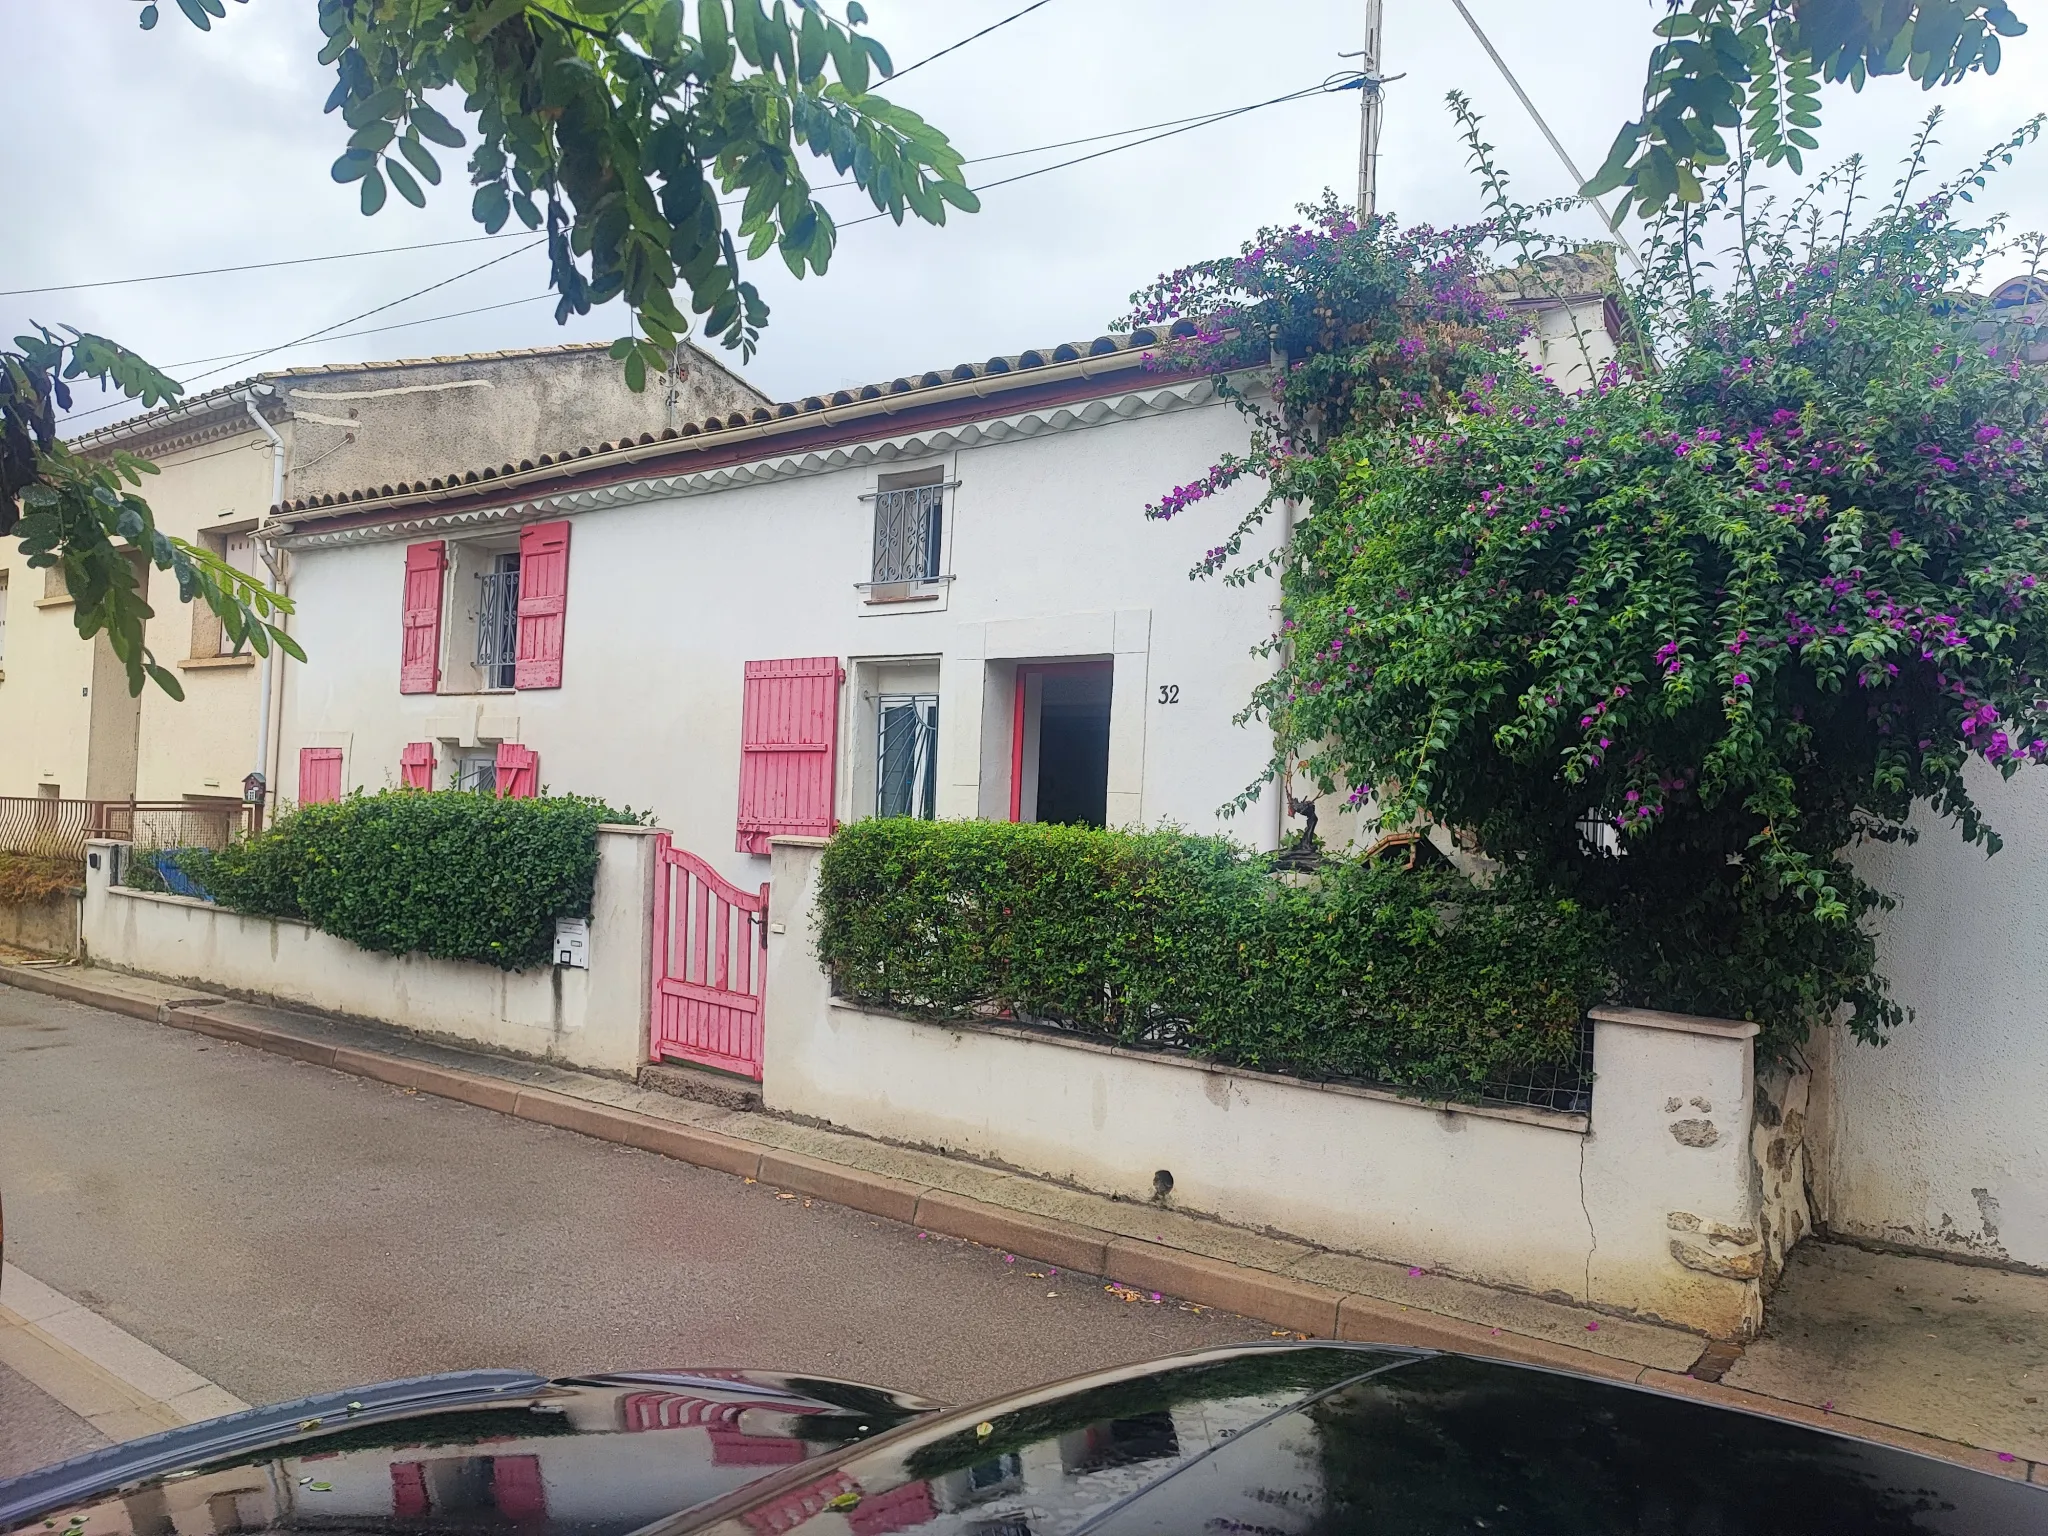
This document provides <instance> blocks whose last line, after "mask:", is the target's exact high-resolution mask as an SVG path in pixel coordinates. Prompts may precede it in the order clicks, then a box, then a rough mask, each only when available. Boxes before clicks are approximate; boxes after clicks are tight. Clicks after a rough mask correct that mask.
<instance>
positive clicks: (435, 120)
mask: <svg viewBox="0 0 2048 1536" xmlns="http://www.w3.org/2000/svg"><path fill="white" fill-rule="evenodd" d="M407 118H408V120H409V121H410V122H411V123H412V125H413V127H415V128H417V129H419V131H420V137H421V138H423V139H431V140H432V141H433V142H434V143H436V144H439V145H440V146H442V148H444V149H460V148H462V146H463V145H464V144H465V143H467V142H468V141H467V140H466V139H464V138H463V136H462V130H461V129H460V128H457V127H456V126H455V125H454V124H453V123H451V122H449V121H448V119H447V118H445V117H443V116H442V115H441V114H440V113H439V112H437V111H435V110H434V108H433V107H431V106H429V105H428V104H427V103H426V102H424V101H418V102H414V103H413V105H412V110H411V111H410V112H409V113H408V114H407Z"/></svg>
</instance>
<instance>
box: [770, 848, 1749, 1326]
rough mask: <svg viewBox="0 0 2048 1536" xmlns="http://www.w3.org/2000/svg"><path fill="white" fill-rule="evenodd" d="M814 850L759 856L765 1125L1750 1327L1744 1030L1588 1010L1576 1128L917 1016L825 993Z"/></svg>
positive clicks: (1634, 1308) (1553, 1118) (1541, 1288)
mask: <svg viewBox="0 0 2048 1536" xmlns="http://www.w3.org/2000/svg"><path fill="white" fill-rule="evenodd" d="M824 846H825V845H824V844H823V843H821V842H817V841H814V840H806V839H793V838H792V839H778V840H776V842H775V844H774V867H773V872H772V877H771V888H772V894H771V906H770V913H769V932H770V935H771V937H770V940H769V970H768V983H767V1010H768V1012H767V1022H766V1028H765V1031H764V1036H765V1042H766V1047H765V1051H766V1053H765V1061H764V1072H763V1081H762V1091H763V1096H764V1098H765V1100H766V1102H767V1104H768V1105H769V1106H770V1107H771V1108H773V1109H777V1110H782V1111H785V1112H788V1113H792V1114H800V1115H806V1116H811V1117H814V1118H816V1119H819V1120H823V1121H828V1122H830V1123H832V1124H835V1125H839V1126H844V1127H846V1128H847V1129H850V1130H855V1131H860V1132H863V1133H866V1134H869V1135H874V1136H882V1137H888V1138H891V1139H895V1140H899V1141H904V1142H909V1143H913V1144H916V1145H921V1146H930V1147H935V1148H939V1149H941V1150H945V1151H953V1152H959V1153H963V1154H966V1155H970V1156H974V1157H980V1158H988V1159H993V1160H996V1161H999V1162H1003V1163H1007V1164H1009V1165H1011V1166H1014V1167H1017V1168H1020V1169H1022V1170H1024V1171H1026V1172H1029V1173H1033V1174H1039V1175H1043V1176H1047V1177H1051V1178H1055V1179H1061V1180H1065V1181H1068V1182H1071V1183H1073V1184H1076V1185H1079V1186H1081V1187H1083V1188H1086V1189H1091V1190H1095V1191H1098V1192H1101V1193H1104V1194H1109V1195H1114V1196H1118V1197H1121V1198H1125V1199H1129V1200H1133V1201H1144V1200H1151V1199H1154V1198H1155V1194H1156V1190H1157V1187H1158V1184H1163V1183H1164V1181H1163V1180H1158V1179H1157V1175H1158V1174H1160V1173H1161V1172H1162V1171H1164V1172H1166V1173H1169V1174H1170V1175H1171V1178H1172V1187H1171V1192H1170V1194H1167V1195H1166V1196H1164V1198H1165V1199H1166V1200H1167V1201H1169V1202H1170V1203H1171V1204H1172V1205H1173V1206H1175V1207H1176V1208H1179V1209H1184V1210H1188V1211H1193V1212H1199V1213H1203V1214H1208V1215H1213V1216H1216V1217H1218V1218H1220V1219H1223V1220H1226V1221H1231V1222H1235V1223H1240V1224H1244V1225H1248V1226H1253V1227H1262V1228H1267V1229H1271V1230H1274V1231H1276V1232H1280V1233H1284V1234H1286V1235H1289V1236H1293V1237H1298V1238H1301V1239H1304V1240H1307V1241H1309V1242H1313V1243H1317V1244H1321V1245H1325V1246H1328V1247H1330V1248H1333V1249H1339V1250H1343V1251H1346V1252H1353V1253H1361V1254H1366V1255H1369V1256H1372V1257H1376V1258H1382V1259H1389V1260H1393V1261H1395V1262H1401V1263H1407V1264H1413V1265H1418V1266H1421V1267H1424V1268H1429V1269H1433V1270H1439V1271H1442V1272H1444V1273H1448V1274H1455V1275H1459V1276H1463V1277H1466V1278H1469V1279H1473V1280H1478V1281H1481V1282H1484V1283H1487V1284H1492V1285H1501V1286H1509V1287H1513V1288H1516V1289H1520V1290H1526V1291H1532V1292H1537V1293H1541V1294H1552V1295H1558V1296H1563V1297H1569V1298H1570V1299H1572V1300H1575V1301H1579V1302H1583V1303H1587V1304H1590V1305H1593V1306H1596V1307H1604V1308H1609V1309H1613V1310H1616V1311H1621V1312H1627V1313H1633V1314H1637V1315H1641V1316H1644V1317H1651V1318H1658V1319H1662V1320H1664V1321H1668V1322H1673V1323H1678V1324H1681V1325H1684V1326H1687V1327H1691V1328H1695V1329H1698V1330H1700V1331H1701V1332H1704V1333H1709V1334H1713V1335H1716V1336H1742V1335H1746V1334H1748V1333H1750V1332H1753V1331H1754V1329H1755V1328H1756V1327H1757V1326H1758V1324H1759V1323H1760V1322H1761V1318H1762V1303H1763V1280H1762V1276H1763V1271H1764V1262H1763V1243H1762V1240H1761V1236H1760V1230H1759V1216H1760V1209H1759V1201H1760V1197H1761V1196H1760V1188H1759V1182H1758V1179H1757V1177H1756V1167H1755V1163H1754V1161H1753V1158H1752V1151H1751V1144H1752V1139H1753V1137H1754V1134H1755V1125H1754V1118H1753V1117H1754V1111H1753V1107H1752V1101H1753V1093H1754V1086H1755V1084H1754V1078H1753V1070H1752V1062H1751V1055H1752V1052H1751V1040H1752V1038H1753V1037H1754V1035H1755V1033H1756V1029H1755V1026H1754V1025H1751V1024H1746V1023H1739V1022H1730V1021H1724V1020H1714V1019H1697V1018H1689V1017H1684V1016H1679V1015H1671V1014H1655V1013H1646V1012H1641V1011H1637V1010H1622V1009H1601V1010H1596V1011H1595V1013H1594V1019H1595V1042H1594V1060H1595V1067H1596V1070H1597V1072H1598V1083H1597V1086H1596V1088H1595V1090H1594V1094H1593V1103H1592V1111H1591V1113H1590V1114H1589V1115H1576V1114H1564V1113H1558V1112H1555V1111H1545V1110H1536V1109H1524V1108H1515V1107H1509V1106H1493V1105H1485V1104H1456V1105H1449V1104H1443V1105H1432V1104H1424V1103H1418V1102H1415V1101H1413V1100H1410V1099H1405V1098H1402V1097H1400V1096H1398V1095H1396V1094H1393V1093H1389V1092H1383V1091H1379V1090H1374V1089H1368V1088H1358V1087H1350V1086H1344V1085H1336V1084H1327V1083H1313V1082H1306V1081H1302V1080H1300V1079H1297V1078H1290V1077H1287V1076H1283V1075H1279V1074H1274V1073H1266V1072H1254V1071H1247V1070H1244V1069H1241V1068H1235V1067H1226V1066H1219V1065H1216V1064H1214V1063H1209V1062H1202V1061H1197V1060H1194V1059H1192V1058H1190V1057H1188V1056H1184V1055H1180V1054H1175V1053H1167V1052H1154V1051H1141V1050H1132V1049H1127V1048H1125V1047H1122V1046H1119V1045H1115V1044H1111V1043H1105V1042H1103V1041H1099V1040H1091V1039H1085V1038H1081V1037H1078V1036H1074V1035H1067V1034H1054V1033H1052V1032H1050V1031H1042V1030H1035V1029H1023V1028H1017V1027H1010V1026H1004V1025H995V1024H954V1023H931V1022H926V1021H923V1020H919V1019H913V1018H909V1017H905V1016H901V1015H897V1014H893V1013H889V1012H885V1011H881V1010H878V1009H872V1008H862V1007H857V1006H853V1005H851V1004H848V1003H847V1002H845V1001H844V1000H842V999H837V998H834V997H833V996H832V992H831V986H830V983H829V981H828V979H827V976H826V973H825V971H824V969H823V967H822V966H821V964H820V961H819V958H818V952H817V945H816V933H817V916H818V914H817V911H816V905H817V887H818V873H819V865H820V861H821V859H822V856H823V852H824ZM1155 1181H1156V1182H1155Z"/></svg>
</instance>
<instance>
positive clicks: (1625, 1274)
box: [1580, 1008, 1765, 1338]
mask: <svg viewBox="0 0 2048 1536" xmlns="http://www.w3.org/2000/svg"><path fill="white" fill-rule="evenodd" d="M1593 1021H1594V1024H1593V1028H1594V1036H1593V1068H1594V1072H1595V1074H1596V1077H1595V1082H1594V1086H1593V1122H1592V1131H1591V1134H1590V1135H1589V1136H1588V1137H1587V1138H1586V1148H1585V1161H1584V1165H1583V1168H1582V1170H1581V1181H1580V1182H1581V1189H1582V1193H1583V1196H1584V1200H1585V1205H1586V1213H1587V1217H1588V1220H1589V1222H1590V1224H1591V1229H1592V1233H1593V1237H1594V1241H1593V1245H1592V1248H1591V1250H1590V1251H1589V1253H1588V1254H1587V1258H1586V1292H1587V1295H1588V1297H1589V1298H1590V1299H1592V1300H1595V1301H1597V1302H1598V1303H1600V1304H1602V1305H1606V1306H1620V1307H1626V1308H1628V1309H1630V1310H1631V1311H1635V1312H1638V1313H1640V1314H1642V1315H1644V1316H1646V1317H1656V1318H1663V1319H1666V1320H1668V1321H1671V1322H1676V1323H1683V1324H1685V1325H1686V1326H1689V1327H1693V1328H1701V1329H1704V1330H1705V1331H1706V1332H1708V1333H1710V1334H1713V1335H1714V1336H1716V1337H1721V1338H1748V1337H1751V1336H1753V1335H1754V1334H1755V1332H1756V1330H1757V1329H1758V1328H1759V1327H1760V1326H1761V1325H1762V1322H1763V1296H1764V1285H1763V1276H1764V1269H1765V1264H1764V1243H1763V1238H1762V1233H1761V1229H1760V1219H1759V1217H1760V1211H1759V1205H1760V1201H1761V1191H1760V1188H1759V1181H1758V1178H1757V1174H1756V1164H1755V1161H1754V1156H1753V1153H1752V1150H1751V1149H1752V1141H1753V1137H1754V1132H1755V1109H1754V1100H1755V1093H1756V1082H1755V1069H1754V1046H1753V1042H1754V1040H1755V1038H1756V1033H1757V1026H1756V1025H1754V1024H1750V1023H1746V1022H1744V1021H1742V1020H1739V1019H1708V1018H1699V1017H1696V1016H1694V1015H1691V1014H1680V1013H1658V1012H1654V1011H1652V1010H1649V1009H1643V1008H1596V1009H1594V1010H1593Z"/></svg>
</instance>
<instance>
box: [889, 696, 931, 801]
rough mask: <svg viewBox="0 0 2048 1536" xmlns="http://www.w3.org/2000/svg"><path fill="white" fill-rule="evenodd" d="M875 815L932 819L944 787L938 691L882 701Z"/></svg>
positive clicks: (893, 697)
mask: <svg viewBox="0 0 2048 1536" xmlns="http://www.w3.org/2000/svg"><path fill="white" fill-rule="evenodd" d="M876 714H877V716H878V717H879V722H880V726H881V742H880V747H879V750H878V751H877V753H876V764H877V772H876V774H875V779H876V786H875V814H876V815H878V816H916V817H919V818H921V819H922V820H925V821H930V820H931V819H932V816H933V809H932V807H933V804H934V802H935V801H936V800H937V798H938V788H939V754H938V740H939V699H938V695H937V694H930V693H918V694H885V695H883V697H882V698H880V699H879V700H877V701H876Z"/></svg>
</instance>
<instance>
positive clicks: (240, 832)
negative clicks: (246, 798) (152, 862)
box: [95, 799, 256, 848]
mask: <svg viewBox="0 0 2048 1536" xmlns="http://www.w3.org/2000/svg"><path fill="white" fill-rule="evenodd" d="M100 805H101V815H100V818H99V823H98V825H99V828H100V830H99V831H98V832H97V833H96V834H95V835H96V836H99V837H110V838H115V839H117V840H119V841H121V842H124V843H133V844H134V845H135V846H136V847H138V848H225V847H227V845H228V844H229V843H231V842H234V841H235V840H236V839H237V838H240V837H246V836H248V834H249V833H250V832H252V831H253V830H254V829H255V819H254V818H255V810H256V808H255V807H254V806H252V805H246V804H244V803H243V802H242V801H240V800H226V799H222V800H107V801H102V802H100Z"/></svg>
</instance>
